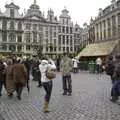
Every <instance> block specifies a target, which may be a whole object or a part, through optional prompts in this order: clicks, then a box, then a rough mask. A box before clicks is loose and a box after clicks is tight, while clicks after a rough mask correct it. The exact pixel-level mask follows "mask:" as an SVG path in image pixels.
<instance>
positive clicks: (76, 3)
mask: <svg viewBox="0 0 120 120" xmlns="http://www.w3.org/2000/svg"><path fill="white" fill-rule="evenodd" d="M11 1H12V0H0V8H1V11H4V10H5V8H4V6H5V4H6V3H10V2H11ZM13 1H14V3H15V4H17V5H19V7H20V8H21V9H20V12H23V11H24V9H28V8H29V6H30V5H31V4H32V3H33V1H34V0H13ZM37 4H38V5H39V6H40V10H41V11H44V12H45V16H46V15H47V10H48V8H52V9H53V11H54V14H55V15H56V16H58V17H59V15H60V14H61V10H63V8H64V6H66V8H67V9H68V10H69V15H70V16H71V18H72V21H73V22H74V23H76V22H77V23H78V24H79V25H80V26H81V27H82V25H83V23H84V22H88V21H89V20H90V18H91V16H93V17H95V16H96V15H97V13H98V9H99V8H105V7H106V6H108V5H110V4H111V0H37Z"/></svg>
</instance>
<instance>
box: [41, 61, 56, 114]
mask: <svg viewBox="0 0 120 120" xmlns="http://www.w3.org/2000/svg"><path fill="white" fill-rule="evenodd" d="M39 69H40V72H41V82H42V85H43V88H44V89H45V92H46V95H45V103H44V112H45V113H46V112H49V102H50V97H51V93H52V87H53V81H52V77H51V78H48V76H47V72H48V71H52V70H55V69H56V66H55V64H54V62H53V61H52V62H51V61H50V62H49V61H47V60H42V61H41V64H40V65H39ZM53 78H54V77H53Z"/></svg>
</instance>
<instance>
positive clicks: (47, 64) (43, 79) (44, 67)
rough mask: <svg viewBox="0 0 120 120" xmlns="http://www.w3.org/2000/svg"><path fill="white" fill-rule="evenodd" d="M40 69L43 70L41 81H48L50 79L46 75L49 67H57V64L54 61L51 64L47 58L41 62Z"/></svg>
mask: <svg viewBox="0 0 120 120" xmlns="http://www.w3.org/2000/svg"><path fill="white" fill-rule="evenodd" d="M39 69H40V72H41V82H48V81H49V79H48V78H47V77H46V71H47V69H49V70H50V69H56V66H55V64H54V63H52V64H49V63H48V61H47V60H42V61H41V64H40V65H39Z"/></svg>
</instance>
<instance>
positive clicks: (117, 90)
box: [111, 80, 120, 98]
mask: <svg viewBox="0 0 120 120" xmlns="http://www.w3.org/2000/svg"><path fill="white" fill-rule="evenodd" d="M119 95H120V80H116V81H114V83H113V86H112V89H111V96H113V97H116V98H118V96H119Z"/></svg>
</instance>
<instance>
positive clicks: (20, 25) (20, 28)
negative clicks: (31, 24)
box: [18, 22, 22, 30]
mask: <svg viewBox="0 0 120 120" xmlns="http://www.w3.org/2000/svg"><path fill="white" fill-rule="evenodd" d="M18 30H22V23H21V22H19V23H18Z"/></svg>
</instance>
